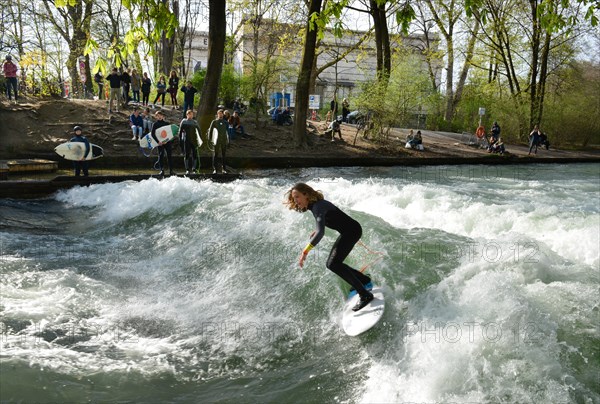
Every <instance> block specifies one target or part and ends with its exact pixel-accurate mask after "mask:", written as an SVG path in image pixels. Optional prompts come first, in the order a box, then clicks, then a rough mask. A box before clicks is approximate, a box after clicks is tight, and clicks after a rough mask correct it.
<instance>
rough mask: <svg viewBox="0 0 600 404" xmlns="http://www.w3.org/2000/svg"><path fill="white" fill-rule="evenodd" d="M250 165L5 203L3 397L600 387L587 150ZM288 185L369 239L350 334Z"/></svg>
mask: <svg viewBox="0 0 600 404" xmlns="http://www.w3.org/2000/svg"><path fill="white" fill-rule="evenodd" d="M247 174H248V175H247V176H246V178H245V179H243V180H239V181H236V182H232V183H228V184H219V183H214V182H210V181H205V182H196V181H192V180H188V179H184V178H168V179H165V180H162V181H158V180H154V179H151V180H147V181H143V182H124V183H118V184H104V185H94V186H90V187H89V188H74V189H70V190H68V191H64V192H60V193H58V194H56V195H54V196H53V197H51V198H48V199H43V200H34V201H17V200H1V201H0V223H1V227H0V231H1V232H0V241H1V252H2V254H1V256H0V265H1V267H0V268H1V278H0V299H1V300H0V316H1V317H0V327H1V329H0V331H1V334H0V348H1V349H0V359H1V362H0V370H1V371H0V383H1V386H2V387H1V389H0V399H1V400H2V401H19V400H20V401H24V402H31V401H36V402H47V401H54V402H83V401H95V402H97V401H128V400H130V401H144V402H157V403H158V402H215V401H219V402H234V401H235V402H236V403H237V402H348V403H358V402H394V403H397V402H423V403H433V402H519V403H528V402H532V403H534V402H535V403H540V402H547V403H598V402H600V387H599V384H598V374H599V372H600V358H599V354H600V352H599V347H600V329H599V301H600V297H599V286H600V282H599V265H600V258H599V257H600V203H599V202H600V165H597V164H581V165H578V164H573V165H527V166H452V167H451V166H443V167H421V168H399V167H398V168H331V169H298V170H288V171H260V172H252V173H247ZM297 181H303V182H307V183H309V184H310V185H312V186H314V187H315V188H317V189H320V190H321V191H323V193H324V194H325V197H326V199H328V200H330V201H332V202H333V203H335V204H336V205H338V206H339V207H340V208H342V209H343V210H344V211H346V212H347V213H349V214H350V215H351V216H353V217H354V218H355V219H357V220H358V221H359V222H360V223H361V224H362V226H363V229H364V232H363V239H362V241H363V242H364V244H365V246H367V247H368V249H367V248H364V247H362V246H357V247H355V249H354V251H353V252H352V254H351V255H350V257H349V258H348V261H347V262H349V263H350V264H351V265H354V266H356V267H359V266H362V265H364V264H367V263H371V262H373V261H374V260H375V259H376V258H377V257H378V255H377V254H375V253H374V251H375V252H382V253H383V259H382V260H380V261H378V262H376V263H375V264H374V265H373V266H371V267H370V268H369V272H370V273H371V275H372V276H373V279H374V281H375V283H377V284H379V285H382V286H383V288H384V293H385V297H386V310H385V314H384V317H383V320H382V321H381V322H380V323H379V324H378V325H377V326H376V327H375V328H373V329H372V330H370V331H369V332H367V333H365V334H363V335H360V336H358V337H348V336H346V335H345V334H344V333H343V331H342V330H341V327H340V312H341V308H342V305H343V296H344V295H343V291H344V290H346V288H347V287H346V285H343V283H342V282H341V281H340V280H338V278H337V277H336V276H335V275H334V274H333V273H331V272H329V271H328V270H327V269H326V268H325V266H324V265H325V261H326V258H327V255H328V253H329V248H330V246H331V245H332V243H333V241H334V240H335V236H336V235H335V234H334V232H332V231H331V230H329V231H328V232H327V233H326V235H325V237H324V238H323V240H322V241H321V243H320V244H319V245H318V246H317V247H316V248H315V249H314V250H313V251H312V252H311V254H310V255H309V258H308V261H307V264H306V265H305V267H304V269H299V268H298V266H297V259H298V255H299V253H300V251H301V249H302V248H303V247H304V245H305V244H306V242H307V240H308V237H309V235H310V233H311V231H312V230H313V228H314V219H313V217H312V215H311V214H310V213H304V214H299V213H296V212H292V211H289V210H287V209H286V207H285V206H284V205H283V204H282V201H283V196H284V193H285V191H286V190H287V189H288V188H289V187H290V186H291V185H292V184H293V183H294V182H297Z"/></svg>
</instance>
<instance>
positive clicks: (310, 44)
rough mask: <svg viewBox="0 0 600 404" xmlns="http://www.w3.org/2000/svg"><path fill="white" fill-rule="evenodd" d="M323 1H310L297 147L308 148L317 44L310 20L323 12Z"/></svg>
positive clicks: (298, 100) (300, 81)
mask: <svg viewBox="0 0 600 404" xmlns="http://www.w3.org/2000/svg"><path fill="white" fill-rule="evenodd" d="M322 3H323V2H322V0H310V2H309V8H308V20H307V22H306V38H305V40H304V51H303V52H302V62H301V63H300V74H299V75H298V81H297V83H296V110H295V112H294V116H295V119H294V126H293V132H294V140H295V143H296V146H297V147H306V146H307V137H306V114H307V113H308V96H309V92H310V75H311V70H312V68H313V66H314V58H315V51H316V44H317V27H313V28H311V25H310V22H309V21H310V18H311V16H312V15H313V14H315V13H316V14H318V13H320V12H321V6H322Z"/></svg>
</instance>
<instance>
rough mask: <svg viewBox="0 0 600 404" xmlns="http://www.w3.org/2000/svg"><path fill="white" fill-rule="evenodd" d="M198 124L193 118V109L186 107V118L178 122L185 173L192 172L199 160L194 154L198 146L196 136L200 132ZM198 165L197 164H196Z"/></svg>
mask: <svg viewBox="0 0 600 404" xmlns="http://www.w3.org/2000/svg"><path fill="white" fill-rule="evenodd" d="M200 132H201V129H200V125H198V122H197V121H196V120H195V119H194V111H192V110H191V109H188V110H187V112H186V119H183V120H182V121H181V123H180V124H179V139H180V141H181V148H182V151H183V164H184V165H185V170H186V171H185V175H188V174H190V173H193V172H194V170H195V169H196V162H197V161H198V162H199V159H198V156H197V154H196V152H197V150H198V147H199V146H200V145H199V144H198V136H197V135H196V133H200ZM198 165H199V164H198Z"/></svg>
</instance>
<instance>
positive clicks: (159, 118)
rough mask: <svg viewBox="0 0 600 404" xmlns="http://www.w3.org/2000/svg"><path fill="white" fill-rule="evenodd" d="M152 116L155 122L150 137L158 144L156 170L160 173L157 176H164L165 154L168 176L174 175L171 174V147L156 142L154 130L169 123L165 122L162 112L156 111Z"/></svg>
mask: <svg viewBox="0 0 600 404" xmlns="http://www.w3.org/2000/svg"><path fill="white" fill-rule="evenodd" d="M154 116H155V117H156V122H154V124H152V129H151V130H150V135H151V136H152V138H153V139H154V140H155V141H156V143H158V168H159V169H160V173H159V174H158V175H160V176H163V175H165V170H164V169H163V161H164V155H165V154H166V156H167V162H168V163H169V175H174V174H175V173H174V172H173V159H172V154H173V146H172V145H171V142H163V141H162V140H158V138H157V137H156V130H157V129H158V128H161V127H163V126H167V125H169V123H168V122H166V121H165V114H164V113H163V112H162V111H156V113H155V114H154Z"/></svg>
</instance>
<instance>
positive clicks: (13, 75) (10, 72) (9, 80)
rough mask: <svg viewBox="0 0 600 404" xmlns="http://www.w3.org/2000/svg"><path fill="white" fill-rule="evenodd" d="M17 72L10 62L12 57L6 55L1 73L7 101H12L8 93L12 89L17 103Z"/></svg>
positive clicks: (15, 66) (14, 65)
mask: <svg viewBox="0 0 600 404" xmlns="http://www.w3.org/2000/svg"><path fill="white" fill-rule="evenodd" d="M18 70H19V68H18V67H17V65H16V64H14V63H13V61H12V56H10V55H7V56H6V60H5V62H4V64H3V65H2V72H3V73H4V77H6V96H7V97H8V100H9V101H10V100H11V99H12V98H11V91H10V89H11V87H12V89H13V91H14V93H15V102H17V95H18V90H17V87H18V86H17V84H18V83H17V71H18Z"/></svg>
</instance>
